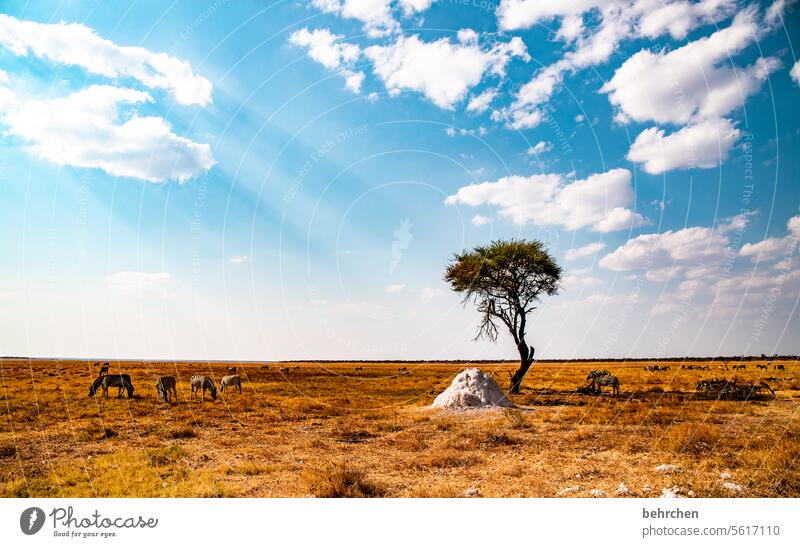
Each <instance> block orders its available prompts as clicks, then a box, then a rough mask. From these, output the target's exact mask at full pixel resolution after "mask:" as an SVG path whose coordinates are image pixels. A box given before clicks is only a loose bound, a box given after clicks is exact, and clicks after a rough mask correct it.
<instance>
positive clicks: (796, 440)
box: [0, 359, 800, 497]
mask: <svg viewBox="0 0 800 547" xmlns="http://www.w3.org/2000/svg"><path fill="white" fill-rule="evenodd" d="M645 364H646V363H632V362H631V363H624V364H620V363H591V364H587V363H568V364H564V363H547V362H537V363H535V364H534V366H533V367H532V368H531V371H530V373H529V374H528V376H527V377H526V378H525V381H524V384H523V389H522V393H521V394H520V395H517V396H512V397H511V398H512V399H513V401H514V402H515V403H517V404H518V405H520V409H513V410H502V411H501V410H489V411H470V412H458V413H457V412H448V411H439V410H431V409H429V408H426V407H427V406H428V405H430V403H431V402H432V400H433V397H434V395H435V394H437V393H439V392H441V391H442V390H443V389H445V388H446V387H447V386H448V385H449V383H450V381H451V379H452V378H453V376H454V375H455V374H456V373H458V372H459V371H460V370H462V369H463V368H465V367H466V366H468V365H466V364H449V363H418V364H417V363H407V364H405V365H401V364H396V363H384V364H380V363H372V364H370V363H322V364H316V363H300V364H297V363H285V364H275V363H270V364H269V367H270V368H269V370H265V369H262V368H261V367H260V365H259V364H245V365H244V366H242V365H239V364H237V365H238V366H239V370H240V373H241V374H242V376H243V378H244V382H243V384H244V385H243V393H242V394H241V395H240V394H239V393H237V392H235V391H231V392H228V393H225V394H221V395H220V397H219V398H218V399H217V400H216V401H213V402H212V401H210V400H209V399H208V398H207V400H206V401H205V402H202V403H201V402H200V401H199V400H198V399H195V400H192V399H191V398H190V392H189V381H188V379H189V377H190V375H191V374H193V373H199V374H206V375H209V376H211V377H212V378H213V379H214V381H215V382H216V383H217V384H219V379H220V378H221V377H222V376H223V375H224V374H225V369H226V366H227V364H226V363H212V364H209V363H188V362H185V363H177V364H176V363H148V362H119V363H116V362H113V363H112V364H111V372H112V373H119V372H124V373H127V374H130V375H131V377H132V380H133V384H134V386H135V387H136V392H135V394H134V398H133V399H131V400H128V399H126V398H117V397H116V391H117V390H116V389H112V390H110V391H109V398H108V399H107V400H104V399H102V395H101V393H98V395H97V397H95V398H94V399H91V398H89V397H88V395H87V394H88V388H89V384H90V383H91V381H92V379H93V378H94V377H95V376H96V374H97V370H96V368H95V367H92V366H91V363H86V362H78V361H55V360H22V359H3V360H0V387H2V392H1V393H0V395H1V396H2V413H3V416H2V420H1V421H0V496H3V497H9V496H54V497H55V496H65V497H66V496H140V497H151V496H418V497H440V496H446V497H455V496H463V495H477V496H485V497H516V496H530V497H550V496H557V495H559V493H561V495H569V496H591V495H601V494H600V493H599V492H594V493H593V492H592V490H593V489H598V490H602V491H603V492H604V493H605V494H606V495H608V496H614V495H616V494H615V491H616V490H617V487H618V485H619V484H620V483H624V484H625V485H626V487H627V488H628V489H629V490H630V491H631V495H635V496H659V495H661V494H662V491H663V489H664V488H672V489H674V490H675V491H677V492H678V493H679V494H680V495H696V496H698V497H704V496H768V497H780V496H790V497H797V496H800V458H799V457H800V415H799V414H798V413H799V411H800V366H798V363H797V362H784V363H782V364H784V365H785V366H786V370H785V371H781V370H774V369H770V370H768V371H763V370H756V368H755V365H756V363H755V362H749V363H747V369H746V370H744V371H735V372H734V371H728V372H724V371H721V370H718V364H714V363H712V364H711V370H709V371H697V370H692V371H689V370H680V363H677V364H676V363H662V364H667V365H669V366H670V367H671V369H670V370H669V371H665V372H646V371H644V370H643V366H644V365H645ZM773 364H778V363H777V362H776V363H773ZM283 366H288V367H290V368H291V370H289V372H287V373H282V372H280V371H279V369H280V368H281V367H283ZM401 366H406V367H407V368H408V373H407V374H403V373H399V372H398V368H399V367H401ZM295 367H298V368H295ZM356 367H363V371H356V370H355V369H356ZM480 368H482V370H484V371H485V372H491V373H493V374H494V375H495V377H496V378H497V379H498V382H499V383H500V384H501V385H502V386H504V387H505V386H506V385H507V384H508V371H510V370H512V368H513V365H512V364H510V363H497V364H481V365H480ZM592 368H606V369H609V370H611V371H612V373H614V374H616V375H618V376H619V378H620V381H621V387H622V394H621V396H620V397H619V398H613V397H611V396H610V394H608V395H605V394H604V395H603V396H599V397H598V396H591V395H581V394H575V393H574V389H575V388H576V387H577V386H578V385H579V384H581V382H582V380H583V378H584V377H585V376H586V373H587V371H588V370H590V369H592ZM734 374H735V375H737V376H738V377H740V378H744V379H749V380H756V379H758V378H761V379H764V378H767V377H773V378H777V379H772V380H769V381H768V383H769V384H770V386H771V387H773V388H774V389H775V394H776V398H775V399H773V398H772V397H771V396H769V397H767V398H763V399H760V400H751V401H746V402H734V401H709V400H700V399H698V398H696V397H694V396H693V395H692V393H693V390H694V384H695V382H696V381H697V380H699V379H701V378H709V377H715V376H716V377H721V376H726V377H729V378H730V377H732V376H733V375H734ZM161 375H174V376H176V377H177V378H178V393H179V401H178V402H177V403H173V404H164V403H162V402H160V401H158V400H157V399H156V392H155V387H154V386H155V382H156V379H157V378H158V377H159V376H161ZM661 464H670V465H675V466H678V467H679V468H680V470H673V471H671V472H659V471H657V470H656V469H655V468H656V466H659V465H661ZM726 473H727V474H730V477H727V475H725V474H726ZM721 475H722V477H721ZM725 483H729V484H728V485H727V486H725ZM730 483H733V484H734V486H735V485H738V486H741V488H742V490H741V491H739V492H737V491H736V489H735V488H734V487H732V486H731V485H730ZM575 487H578V488H577V489H575ZM648 487H649V488H648ZM567 488H570V489H573V490H569V491H567V492H566V493H565V492H562V491H563V490H564V489H567ZM732 488H733V489H732Z"/></svg>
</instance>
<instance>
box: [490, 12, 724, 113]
mask: <svg viewBox="0 0 800 547" xmlns="http://www.w3.org/2000/svg"><path fill="white" fill-rule="evenodd" d="M735 7H736V3H735V1H734V0H701V1H700V2H689V1H688V0H675V1H672V2H666V1H665V0H566V1H558V0H552V1H551V0H544V1H543V0H503V1H502V2H501V5H500V8H499V9H498V10H497V15H498V21H499V24H500V26H501V27H502V28H505V29H508V30H512V29H520V28H527V27H529V26H531V25H533V24H535V23H537V22H538V21H543V20H548V19H553V18H559V17H561V18H563V19H562V23H561V28H560V29H559V31H558V32H557V34H556V38H557V39H560V40H564V41H565V42H566V43H568V44H571V45H572V46H573V47H571V48H569V49H568V50H567V51H566V53H565V54H564V56H563V57H562V58H561V59H559V60H557V61H556V62H555V63H553V64H551V65H548V66H546V67H544V68H542V69H541V70H540V71H539V72H538V73H537V74H536V75H534V77H533V78H532V79H531V80H530V82H528V83H527V84H526V85H524V86H523V87H522V88H521V89H520V90H519V92H518V93H517V95H516V97H515V100H514V102H513V103H512V105H511V106H510V107H509V108H508V109H506V110H505V111H504V112H503V116H502V118H503V119H505V120H506V122H507V124H508V125H509V127H512V128H514V129H525V128H530V127H534V126H536V125H538V124H539V123H541V121H542V119H543V116H542V113H541V107H542V106H543V105H544V104H546V103H547V102H548V101H549V100H550V98H551V97H552V95H553V94H554V93H555V92H556V90H557V89H558V88H559V86H560V85H561V83H562V81H563V79H564V76H565V74H567V73H574V72H577V71H578V70H581V69H583V68H586V67H589V66H594V65H598V64H601V63H605V62H606V61H608V59H609V58H610V57H611V55H612V54H613V53H614V51H615V50H616V49H617V47H618V46H619V44H620V43H621V42H623V41H625V40H630V39H635V38H638V37H646V38H656V37H658V36H661V35H663V34H667V33H669V34H670V35H671V36H672V37H673V38H684V37H685V36H686V34H687V33H688V32H689V31H690V30H692V29H694V28H697V27H699V26H700V25H702V24H706V23H717V22H719V21H721V20H722V19H723V18H726V17H728V16H729V15H730V14H731V13H732V12H733V11H734V10H735ZM587 12H594V13H596V18H597V19H599V23H597V24H595V25H594V26H592V27H588V28H587V26H585V25H584V20H583V18H584V14H586V13H587ZM658 83H659V84H663V82H662V81H659V82H658Z"/></svg>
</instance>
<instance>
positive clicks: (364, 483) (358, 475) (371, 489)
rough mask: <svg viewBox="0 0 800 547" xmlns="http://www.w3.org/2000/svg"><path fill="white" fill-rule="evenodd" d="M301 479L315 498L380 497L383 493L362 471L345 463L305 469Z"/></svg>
mask: <svg viewBox="0 0 800 547" xmlns="http://www.w3.org/2000/svg"><path fill="white" fill-rule="evenodd" d="M302 479H303V482H304V483H305V484H306V486H307V488H308V492H309V494H311V495H312V496H314V497H317V498H380V497H383V496H384V495H385V491H384V490H383V489H382V488H381V487H380V486H378V485H376V484H375V483H373V482H372V481H370V480H368V479H367V477H366V474H365V473H364V472H363V471H361V470H359V469H353V468H351V467H348V466H347V465H345V464H336V465H330V466H327V467H323V468H318V469H306V470H305V471H303V474H302Z"/></svg>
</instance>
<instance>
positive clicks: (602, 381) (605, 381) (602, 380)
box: [592, 374, 619, 397]
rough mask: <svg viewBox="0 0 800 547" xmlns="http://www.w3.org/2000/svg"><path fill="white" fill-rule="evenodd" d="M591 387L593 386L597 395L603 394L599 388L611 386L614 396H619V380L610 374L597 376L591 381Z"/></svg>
mask: <svg viewBox="0 0 800 547" xmlns="http://www.w3.org/2000/svg"><path fill="white" fill-rule="evenodd" d="M592 386H594V388H595V390H596V393H597V394H601V393H603V390H602V389H600V387H601V386H611V390H612V393H613V394H614V396H615V397H616V396H619V378H617V377H616V376H612V375H610V374H608V375H604V376H598V377H597V378H594V379H593V380H592Z"/></svg>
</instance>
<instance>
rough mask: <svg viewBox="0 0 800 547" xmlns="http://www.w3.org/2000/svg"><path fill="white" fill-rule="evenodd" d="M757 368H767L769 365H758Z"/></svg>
mask: <svg viewBox="0 0 800 547" xmlns="http://www.w3.org/2000/svg"><path fill="white" fill-rule="evenodd" d="M756 368H760V369H761V370H767V369H768V368H769V367H768V366H767V365H756Z"/></svg>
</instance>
